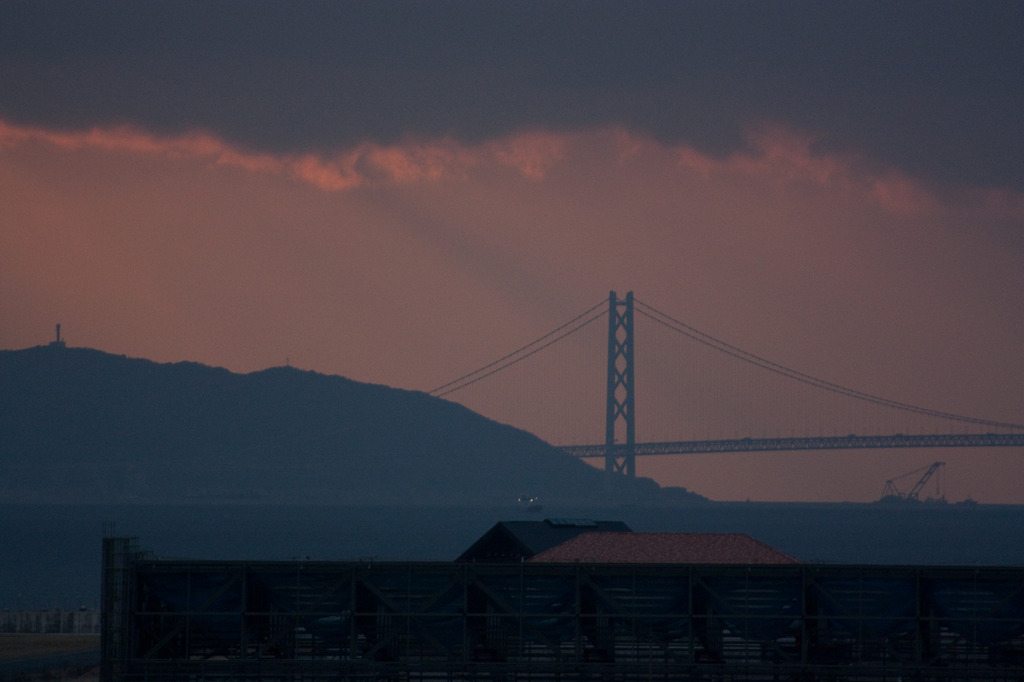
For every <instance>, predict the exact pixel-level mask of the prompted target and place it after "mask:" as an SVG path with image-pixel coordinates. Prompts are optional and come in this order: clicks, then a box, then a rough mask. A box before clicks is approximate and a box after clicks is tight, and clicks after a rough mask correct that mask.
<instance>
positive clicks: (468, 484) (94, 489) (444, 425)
mask: <svg viewBox="0 0 1024 682" xmlns="http://www.w3.org/2000/svg"><path fill="white" fill-rule="evenodd" d="M0 433H4V434H5V437H4V439H3V441H2V442H0V501H33V502H48V501H62V502H68V501H71V502H90V501H103V502H120V501H123V502H132V501H146V502H179V501H197V502H198V501H203V502H210V501H251V502H260V503H295V502H302V503H337V502H353V503H416V504H430V503H436V502H439V501H444V502H449V503H460V504H477V503H479V504H495V503H496V502H501V501H504V500H507V501H508V502H509V503H510V504H512V503H513V502H514V500H515V499H516V498H517V497H518V496H520V495H523V494H528V495H530V496H536V497H539V498H540V499H541V500H550V501H558V502H568V503H586V502H599V501H600V502H606V501H609V500H620V501H647V502H651V501H658V500H662V499H664V500H675V501H679V500H685V501H699V500H703V499H704V498H701V497H700V496H698V495H695V494H692V493H688V492H685V491H682V490H681V489H674V490H673V491H663V490H662V489H660V488H659V487H658V486H657V484H655V483H654V482H653V481H650V480H648V479H637V480H628V479H624V478H621V477H609V476H608V475H607V474H605V473H604V472H603V471H598V470H596V469H594V468H593V467H590V466H589V465H587V464H585V463H583V462H581V461H579V460H577V459H575V458H572V457H570V456H569V455H566V454H565V453H562V452H561V451H559V450H558V449H556V448H554V447H552V446H551V445H549V444H547V443H544V442H543V441H541V440H540V439H539V438H537V437H536V436H534V435H532V434H529V433H527V432H525V431H522V430H520V429H517V428H515V427H512V426H508V425H505V424H500V423H498V422H495V421H493V420H491V419H488V418H486V417H484V416H482V415H479V414H477V413H475V412H472V411H471V410H469V409H467V408H465V407H463V406H462V405H459V404H458V403H454V402H451V401H447V400H443V399H440V398H435V397H432V396H430V395H428V394H426V393H423V392H421V391H411V390H408V389H401V388H392V387H389V386H385V385H382V384H371V383H363V382H358V381H354V380H352V379H348V378H346V377H341V376H336V375H329V374H323V373H320V372H316V371H313V370H303V369H297V368H293V367H289V366H284V367H270V368H266V369H262V370H257V371H254V372H249V373H245V374H239V373H234V372H231V371H229V370H227V369H224V368H220V367H211V366H208V365H204V364H201V363H197V362H191V361H182V362H174V363H158V362H154V361H151V360H147V359H143V358H129V357H126V356H121V355H114V354H110V353H106V352H103V351H100V350H96V349H91V348H76V347H64V346H60V345H54V344H51V345H49V346H36V347H33V348H27V349H24V350H6V351H0Z"/></svg>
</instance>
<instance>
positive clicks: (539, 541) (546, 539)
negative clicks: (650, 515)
mask: <svg viewBox="0 0 1024 682" xmlns="http://www.w3.org/2000/svg"><path fill="white" fill-rule="evenodd" d="M594 532H612V533H623V534H628V533H630V532H631V531H630V528H629V526H627V525H626V524H625V523H623V522H622V521H593V520H590V519H544V520H543V521H501V522H499V523H496V524H495V525H494V526H493V527H492V528H491V529H490V530H489V531H487V532H486V533H484V534H483V535H482V536H481V537H480V539H479V540H477V541H476V542H474V543H473V545H472V546H471V547H470V548H469V549H467V550H466V551H465V552H463V553H462V555H461V556H459V558H458V559H456V561H460V562H473V561H479V562H495V561H522V560H524V559H529V558H530V557H532V556H533V555H535V554H537V553H538V552H543V551H544V550H546V549H549V548H551V547H554V546H555V545H558V544H561V543H563V542H565V541H566V540H569V539H571V538H574V537H577V536H579V535H582V534H590V533H594Z"/></svg>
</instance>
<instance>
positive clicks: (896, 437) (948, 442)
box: [559, 433, 1024, 458]
mask: <svg viewBox="0 0 1024 682" xmlns="http://www.w3.org/2000/svg"><path fill="white" fill-rule="evenodd" d="M975 447H1024V433H951V434H924V435H916V436H906V435H903V434H902V433H897V434H893V435H890V436H858V435H855V434H850V435H849V436H814V437H809V438H731V439H720V440H684V441H675V442H666V443H636V444H635V445H633V452H634V453H635V454H637V455H690V454H699V453H710V452H769V451H782V450H854V449H865V448H876V449H884V448H975ZM559 449H560V450H562V451H563V452H566V453H568V454H570V455H573V456H575V457H582V458H587V457H604V456H605V455H606V454H607V447H606V446H605V445H603V444H602V445H563V446H561V447H559ZM615 452H616V453H621V455H623V456H624V455H626V454H627V453H628V452H629V446H627V445H625V444H621V443H620V444H617V445H616V446H615Z"/></svg>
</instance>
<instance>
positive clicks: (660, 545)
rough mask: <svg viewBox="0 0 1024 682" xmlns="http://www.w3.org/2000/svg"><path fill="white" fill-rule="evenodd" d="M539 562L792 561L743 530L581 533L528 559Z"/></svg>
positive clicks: (670, 562) (792, 559)
mask: <svg viewBox="0 0 1024 682" xmlns="http://www.w3.org/2000/svg"><path fill="white" fill-rule="evenodd" d="M528 561H531V562H539V563H572V562H577V561H578V562H584V563H594V564H796V563H799V562H798V561H797V560H796V559H794V558H793V557H791V556H789V555H788V554H785V553H784V552H780V551H779V550H777V549H775V548H774V547H770V546H768V545H766V544H764V543H763V542H759V541H758V540H755V539H754V538H752V537H750V536H749V535H744V534H743V533H584V534H583V535H577V536H576V537H574V538H572V539H570V540H566V541H565V542H563V543H562V544H560V545H556V546H554V547H552V548H551V549H547V550H544V551H543V552H540V553H539V554H536V555H535V556H533V557H531V558H530V559H528Z"/></svg>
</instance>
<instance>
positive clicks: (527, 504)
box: [516, 495, 544, 513]
mask: <svg viewBox="0 0 1024 682" xmlns="http://www.w3.org/2000/svg"><path fill="white" fill-rule="evenodd" d="M516 504H518V505H519V509H520V510H521V511H527V512H533V513H539V512H540V511H541V510H543V509H544V507H543V505H541V503H540V498H539V497H537V496H536V495H520V496H519V497H518V498H517V499H516Z"/></svg>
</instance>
